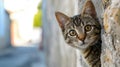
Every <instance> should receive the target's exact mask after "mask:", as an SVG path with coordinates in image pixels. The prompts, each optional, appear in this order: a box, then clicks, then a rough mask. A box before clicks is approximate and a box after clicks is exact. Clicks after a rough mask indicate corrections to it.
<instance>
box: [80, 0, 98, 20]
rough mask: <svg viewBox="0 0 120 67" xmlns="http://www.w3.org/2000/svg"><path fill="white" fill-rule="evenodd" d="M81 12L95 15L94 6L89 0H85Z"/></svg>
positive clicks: (94, 16)
mask: <svg viewBox="0 0 120 67" xmlns="http://www.w3.org/2000/svg"><path fill="white" fill-rule="evenodd" d="M82 14H89V15H91V16H92V17H93V18H96V17H97V13H96V11H95V6H94V4H93V3H92V1H91V0H87V1H86V3H85V5H84V7H83V11H82Z"/></svg>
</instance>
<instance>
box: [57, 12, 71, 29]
mask: <svg viewBox="0 0 120 67" xmlns="http://www.w3.org/2000/svg"><path fill="white" fill-rule="evenodd" d="M55 16H56V19H57V21H58V23H59V26H60V27H61V28H62V30H63V29H64V26H65V23H66V22H67V21H68V20H69V19H70V18H69V17H68V16H67V15H65V14H63V13H61V12H55Z"/></svg>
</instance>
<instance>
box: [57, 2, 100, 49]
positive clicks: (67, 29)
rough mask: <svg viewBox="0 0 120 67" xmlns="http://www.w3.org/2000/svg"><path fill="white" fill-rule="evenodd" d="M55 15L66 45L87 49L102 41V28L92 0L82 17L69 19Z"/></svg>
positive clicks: (58, 13) (60, 14)
mask: <svg viewBox="0 0 120 67" xmlns="http://www.w3.org/2000/svg"><path fill="white" fill-rule="evenodd" d="M55 15H56V19H57V21H58V23H59V26H60V28H61V30H62V33H63V36H64V39H65V41H66V43H68V44H69V45H71V46H72V47H76V48H79V49H85V48H87V47H89V46H92V45H94V44H95V43H96V42H97V41H98V40H99V39H100V32H101V26H100V24H99V21H98V19H97V16H96V11H95V7H94V5H93V3H92V2H91V1H90V0H88V1H87V2H86V3H85V5H84V8H83V11H82V13H81V14H80V15H76V16H73V17H68V16H67V15H65V14H63V13H61V12H56V13H55Z"/></svg>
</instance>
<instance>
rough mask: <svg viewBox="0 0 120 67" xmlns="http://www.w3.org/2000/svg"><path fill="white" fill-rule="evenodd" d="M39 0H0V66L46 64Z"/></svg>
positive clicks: (42, 65) (40, 2)
mask: <svg viewBox="0 0 120 67" xmlns="http://www.w3.org/2000/svg"><path fill="white" fill-rule="evenodd" d="M45 65H46V64H45V54H44V50H43V45H42V0H0V67H46V66H45Z"/></svg>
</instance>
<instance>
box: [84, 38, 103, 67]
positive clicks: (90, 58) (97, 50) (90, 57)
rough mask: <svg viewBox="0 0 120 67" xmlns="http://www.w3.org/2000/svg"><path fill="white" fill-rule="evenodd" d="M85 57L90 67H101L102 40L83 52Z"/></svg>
mask: <svg viewBox="0 0 120 67" xmlns="http://www.w3.org/2000/svg"><path fill="white" fill-rule="evenodd" d="M82 54H83V57H84V59H85V61H86V62H87V63H88V65H89V66H90V67H101V61H100V55H101V39H100V40H98V42H97V43H96V44H94V45H93V46H90V47H89V48H87V49H85V50H82Z"/></svg>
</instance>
